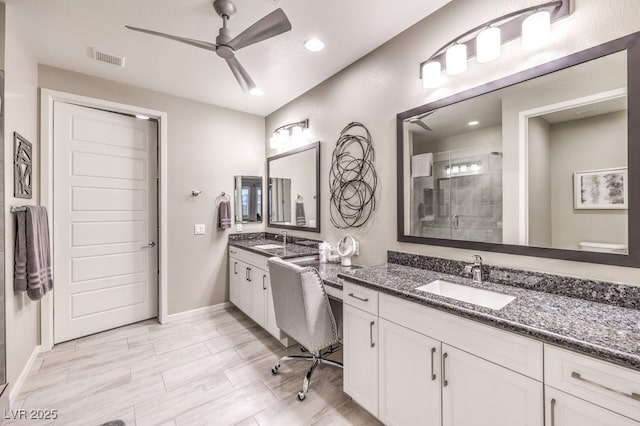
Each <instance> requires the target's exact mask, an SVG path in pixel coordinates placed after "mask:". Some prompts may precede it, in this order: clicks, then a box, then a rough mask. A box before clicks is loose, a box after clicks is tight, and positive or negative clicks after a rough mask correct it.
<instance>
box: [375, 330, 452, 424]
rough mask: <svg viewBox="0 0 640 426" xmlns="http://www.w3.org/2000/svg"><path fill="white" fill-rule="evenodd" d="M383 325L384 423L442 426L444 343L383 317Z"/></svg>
mask: <svg viewBox="0 0 640 426" xmlns="http://www.w3.org/2000/svg"><path fill="white" fill-rule="evenodd" d="M379 322H380V328H379V330H378V336H379V341H380V347H379V349H378V352H379V360H380V364H379V368H378V372H379V382H380V383H379V389H380V390H379V398H380V401H379V403H380V404H379V405H380V407H379V418H380V420H381V421H382V422H383V423H385V424H387V425H398V426H400V425H418V424H420V425H425V426H440V424H441V423H440V417H441V413H440V409H441V405H440V386H441V373H440V371H441V369H440V366H441V364H440V356H441V354H442V351H441V344H440V342H439V341H437V340H434V339H432V338H430V337H427V336H424V335H422V334H420V333H416V332H415V331H412V330H409V329H408V328H405V327H402V326H399V325H398V324H394V323H392V322H390V321H387V320H385V319H382V318H381V319H379Z"/></svg>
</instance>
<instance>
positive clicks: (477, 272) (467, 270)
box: [463, 254, 482, 284]
mask: <svg viewBox="0 0 640 426" xmlns="http://www.w3.org/2000/svg"><path fill="white" fill-rule="evenodd" d="M463 274H470V275H471V277H472V279H473V282H474V283H476V284H482V257H480V256H479V255H477V254H475V255H474V256H473V264H469V265H466V266H465V267H464V271H463Z"/></svg>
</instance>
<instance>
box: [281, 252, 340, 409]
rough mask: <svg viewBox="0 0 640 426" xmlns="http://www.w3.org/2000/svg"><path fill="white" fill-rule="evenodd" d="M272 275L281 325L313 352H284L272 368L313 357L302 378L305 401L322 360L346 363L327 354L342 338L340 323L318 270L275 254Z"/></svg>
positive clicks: (300, 395)
mask: <svg viewBox="0 0 640 426" xmlns="http://www.w3.org/2000/svg"><path fill="white" fill-rule="evenodd" d="M269 276H270V280H271V291H272V294H273V306H274V308H275V314H276V324H277V325H278V328H279V329H280V330H282V331H283V332H285V333H286V334H288V335H289V336H291V337H292V338H293V339H295V340H296V341H297V342H298V343H300V344H301V345H302V346H303V347H304V348H305V349H306V350H307V351H308V352H309V353H310V354H311V355H289V356H284V357H282V358H280V360H279V361H278V363H277V364H276V366H275V367H273V368H272V369H271V372H272V373H273V374H278V369H279V368H280V363H282V362H283V361H289V360H299V359H308V360H309V361H311V367H310V368H309V370H308V371H307V374H305V376H304V380H303V382H302V390H301V391H300V392H298V399H299V400H300V401H302V400H303V399H304V398H305V397H306V395H307V391H308V390H309V382H310V381H311V375H312V374H313V371H314V370H315V369H316V367H317V366H318V364H320V363H323V364H329V365H333V366H336V367H340V368H342V363H340V362H337V361H332V360H329V359H325V358H324V356H326V355H327V354H329V353H331V352H332V351H333V345H335V344H336V343H338V341H339V336H338V326H337V324H336V319H335V317H334V315H333V311H332V310H331V305H330V304H329V297H328V296H327V293H326V292H325V289H324V284H323V283H322V279H321V278H320V274H318V271H317V270H315V269H314V268H312V267H304V268H303V267H300V266H298V265H295V264H293V263H290V262H287V261H285V260H282V259H280V258H278V257H272V258H271V259H269ZM327 348H329V349H328V350H327Z"/></svg>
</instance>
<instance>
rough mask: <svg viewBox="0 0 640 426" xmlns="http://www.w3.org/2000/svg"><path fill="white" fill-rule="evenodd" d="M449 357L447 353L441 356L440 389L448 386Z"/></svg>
mask: <svg viewBox="0 0 640 426" xmlns="http://www.w3.org/2000/svg"><path fill="white" fill-rule="evenodd" d="M448 356H449V355H447V353H446V352H445V353H443V354H442V387H443V388H446V387H447V385H448V384H449V381H448V380H447V357H448Z"/></svg>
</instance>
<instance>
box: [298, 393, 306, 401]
mask: <svg viewBox="0 0 640 426" xmlns="http://www.w3.org/2000/svg"><path fill="white" fill-rule="evenodd" d="M306 396H307V395H305V394H304V393H302V392H298V399H299V400H300V401H304V398H305V397H306Z"/></svg>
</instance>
